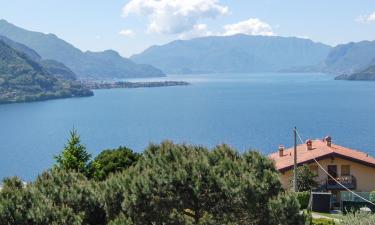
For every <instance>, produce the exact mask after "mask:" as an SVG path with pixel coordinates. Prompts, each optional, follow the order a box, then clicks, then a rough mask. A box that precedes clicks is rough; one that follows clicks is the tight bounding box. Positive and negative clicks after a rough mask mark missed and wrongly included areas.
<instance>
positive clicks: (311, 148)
mask: <svg viewBox="0 0 375 225" xmlns="http://www.w3.org/2000/svg"><path fill="white" fill-rule="evenodd" d="M306 146H307V150H313V146H312V140H311V139H309V140H307V141H306Z"/></svg>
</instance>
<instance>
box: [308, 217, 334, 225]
mask: <svg viewBox="0 0 375 225" xmlns="http://www.w3.org/2000/svg"><path fill="white" fill-rule="evenodd" d="M335 224H336V223H335V222H334V221H333V220H331V219H326V218H319V219H313V220H312V224H311V225H335Z"/></svg>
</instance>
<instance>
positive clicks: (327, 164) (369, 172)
mask: <svg viewBox="0 0 375 225" xmlns="http://www.w3.org/2000/svg"><path fill="white" fill-rule="evenodd" d="M269 158H271V159H272V160H274V162H275V166H276V168H277V169H278V170H279V171H280V173H281V175H280V180H281V183H282V185H283V187H284V188H286V189H287V188H290V181H291V179H293V168H294V147H292V148H289V149H285V148H284V147H283V146H280V147H279V150H278V152H275V153H272V154H271V155H269ZM314 159H316V160H317V161H318V162H319V164H321V166H322V167H323V168H324V170H325V171H327V172H328V173H329V174H330V175H332V176H333V177H334V178H336V179H337V180H338V181H340V183H342V184H343V185H344V186H345V187H346V188H348V189H350V190H352V191H356V192H371V191H375V158H373V157H371V156H370V155H368V154H367V153H365V152H360V151H357V150H353V149H350V148H346V147H343V146H340V145H336V144H334V143H332V138H331V137H329V136H328V137H325V138H324V139H322V140H307V141H306V143H305V144H301V145H298V146H297V165H298V166H300V165H308V167H309V168H310V170H311V171H312V172H314V173H315V174H316V175H317V177H316V181H317V182H318V184H319V188H320V189H321V190H325V191H329V192H331V193H332V195H333V196H335V197H336V199H337V200H338V201H339V200H340V192H341V191H344V190H345V189H344V188H343V187H342V186H340V185H338V184H337V182H335V181H334V180H333V179H332V178H330V177H329V176H328V175H327V173H326V172H324V170H323V169H322V168H320V167H319V166H318V164H317V163H316V162H315V160H314Z"/></svg>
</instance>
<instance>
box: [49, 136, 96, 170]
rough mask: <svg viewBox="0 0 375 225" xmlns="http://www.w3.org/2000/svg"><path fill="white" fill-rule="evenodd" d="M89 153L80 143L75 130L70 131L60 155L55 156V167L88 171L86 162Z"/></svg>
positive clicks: (89, 156) (88, 158)
mask: <svg viewBox="0 0 375 225" xmlns="http://www.w3.org/2000/svg"><path fill="white" fill-rule="evenodd" d="M90 158H91V155H90V154H89V153H88V152H87V151H86V147H85V146H84V145H82V144H81V140H80V137H79V135H78V134H77V131H76V130H75V129H73V130H72V131H71V132H70V138H69V140H68V143H67V144H66V145H65V147H64V149H63V151H62V152H61V154H60V155H58V156H56V157H55V159H56V163H57V165H56V166H57V167H58V168H61V169H63V170H72V171H76V172H81V173H87V172H88V163H89V160H90Z"/></svg>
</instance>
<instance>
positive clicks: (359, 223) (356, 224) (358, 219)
mask: <svg viewBox="0 0 375 225" xmlns="http://www.w3.org/2000/svg"><path fill="white" fill-rule="evenodd" d="M373 224H375V214H370V213H366V212H357V213H348V214H346V215H345V216H344V217H343V219H342V221H340V225H373Z"/></svg>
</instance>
